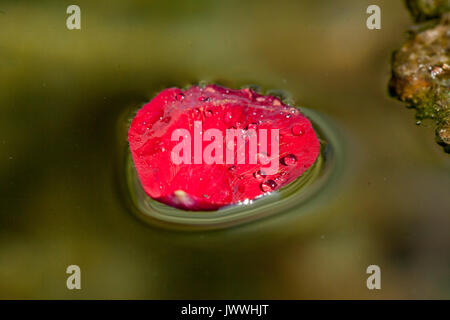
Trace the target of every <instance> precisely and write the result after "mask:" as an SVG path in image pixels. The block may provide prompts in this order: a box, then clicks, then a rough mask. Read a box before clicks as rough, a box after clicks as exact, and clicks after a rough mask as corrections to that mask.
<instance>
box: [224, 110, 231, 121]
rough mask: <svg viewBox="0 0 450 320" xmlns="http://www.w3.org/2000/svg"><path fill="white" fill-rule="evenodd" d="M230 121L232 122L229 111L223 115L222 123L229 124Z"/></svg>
mask: <svg viewBox="0 0 450 320" xmlns="http://www.w3.org/2000/svg"><path fill="white" fill-rule="evenodd" d="M232 120H233V113H231V112H230V111H228V112H226V113H225V115H224V116H223V121H224V122H225V123H231V121H232Z"/></svg>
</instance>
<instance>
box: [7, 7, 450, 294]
mask: <svg viewBox="0 0 450 320" xmlns="http://www.w3.org/2000/svg"><path fill="white" fill-rule="evenodd" d="M375 2H376V3H377V4H379V5H380V7H381V16H382V29H381V30H378V31H370V30H368V29H367V28H366V26H365V20H366V18H367V14H366V8H367V6H368V5H370V4H372V3H374V1H360V0H354V1H350V0H339V1H325V0H320V1H287V0H285V1H248V2H244V1H206V0H205V1H203V0H198V1H138V0H134V1H112V0H108V1H107V0H102V1H84V0H80V1H77V4H78V5H79V6H80V7H81V16H82V29H81V30H80V31H69V30H67V29H66V26H65V19H66V17H67V15H66V13H65V12H66V8H67V6H68V5H70V4H72V2H68V1H39V2H37V1H5V0H3V1H1V2H0V298H25V299H28V298H65V299H71V298H159V299H164V298H275V299H278V298H294V299H299V298H450V232H449V225H450V158H449V156H448V155H446V154H444V153H443V152H442V150H441V148H440V147H439V146H437V145H436V144H435V143H434V141H433V134H434V133H433V129H432V127H431V126H430V125H429V124H427V123H424V124H423V125H422V126H420V127H418V126H416V125H415V121H414V119H413V112H412V111H411V110H407V109H406V108H405V107H404V106H403V105H402V104H401V103H399V102H397V101H395V100H393V99H391V98H389V97H388V96H387V89H386V84H387V81H388V79H389V74H390V67H389V61H390V55H391V52H392V50H393V49H395V48H397V47H399V46H400V44H401V42H402V40H403V39H404V36H405V34H404V31H405V30H406V29H407V28H408V26H409V25H410V23H411V19H410V17H409V15H408V12H407V11H406V9H405V8H404V6H403V3H402V1H375ZM199 81H209V82H214V83H221V84H224V85H228V86H231V87H235V88H237V87H240V86H242V85H247V84H252V83H256V84H258V85H260V86H261V87H262V88H263V89H279V90H283V91H285V92H288V93H290V94H291V95H292V98H293V99H295V101H296V103H297V105H300V106H307V107H308V108H311V109H315V110H317V111H319V112H320V113H322V114H325V115H326V116H327V117H329V118H330V119H331V120H332V121H333V123H335V125H336V127H337V131H338V132H339V135H340V136H341V137H342V139H341V140H342V145H343V149H344V150H345V166H343V168H342V169H340V170H341V171H342V172H340V173H341V175H340V179H339V181H338V183H337V184H336V186H335V187H333V188H328V189H325V191H324V192H323V193H322V194H320V195H319V196H318V197H317V198H316V199H314V201H311V202H310V203H308V204H305V205H304V206H301V207H299V208H297V209H296V210H293V211H291V212H289V213H287V214H282V215H276V216H272V217H269V218H267V219H262V220H259V221H256V222H253V223H249V224H246V225H243V226H239V227H236V228H229V229H225V230H221V231H212V232H207V231H202V232H179V231H173V230H169V229H164V228H158V227H154V226H150V225H148V224H145V223H143V222H142V221H141V220H139V219H137V218H136V217H135V215H133V214H132V213H131V211H132V210H131V208H130V207H129V202H127V199H126V197H125V196H124V194H123V188H122V186H121V179H120V176H121V174H123V170H124V168H123V167H122V166H120V163H121V159H122V158H123V156H124V150H125V149H124V146H126V137H125V136H124V135H123V130H122V129H123V125H124V122H123V121H124V117H125V116H124V115H126V114H128V113H129V112H130V111H131V110H133V109H136V108H137V107H138V106H139V105H141V104H142V103H144V102H146V101H148V100H149V99H151V97H152V96H153V95H154V94H155V93H156V92H158V91H159V90H161V89H163V88H166V87H168V86H185V85H188V84H190V83H197V82H199ZM70 264H77V265H79V266H80V267H81V270H82V288H83V289H82V290H81V291H78V292H74V291H69V290H67V288H66V277H67V275H66V273H65V270H66V267H67V266H68V265H70ZM371 264H376V265H379V266H380V267H381V270H382V290H380V291H376V292H374V291H369V290H367V288H366V278H367V276H368V275H367V274H366V268H367V266H368V265H371Z"/></svg>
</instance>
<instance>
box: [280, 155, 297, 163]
mask: <svg viewBox="0 0 450 320" xmlns="http://www.w3.org/2000/svg"><path fill="white" fill-rule="evenodd" d="M281 163H282V164H284V165H285V166H292V165H294V164H296V163H297V157H296V156H295V155H293V154H288V155H287V156H284V157H283V158H282V159H281Z"/></svg>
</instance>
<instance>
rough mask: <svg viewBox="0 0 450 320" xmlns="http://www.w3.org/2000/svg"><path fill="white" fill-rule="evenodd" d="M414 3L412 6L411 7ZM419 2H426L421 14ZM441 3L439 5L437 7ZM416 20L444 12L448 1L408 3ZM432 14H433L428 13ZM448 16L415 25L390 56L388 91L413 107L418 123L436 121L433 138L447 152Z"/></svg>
mask: <svg viewBox="0 0 450 320" xmlns="http://www.w3.org/2000/svg"><path fill="white" fill-rule="evenodd" d="M413 3H414V4H413ZM419 3H421V4H422V7H425V6H424V5H423V4H424V3H428V5H429V6H428V7H426V8H434V9H433V10H431V9H430V10H428V11H425V12H424V11H423V10H422V11H421V10H420V8H421V7H419ZM439 3H441V6H439ZM408 5H409V7H410V8H414V10H412V13H413V14H414V16H415V17H416V19H417V20H418V21H422V20H423V19H425V18H426V17H434V16H435V15H436V14H440V12H441V11H443V10H448V1H408ZM431 12H433V14H431ZM449 20H450V14H449V13H446V14H443V15H442V16H441V17H440V18H439V19H436V20H435V21H431V25H422V26H421V25H418V26H415V27H414V28H413V29H414V30H415V31H411V33H410V37H409V39H408V40H407V41H406V42H405V43H404V44H403V46H402V47H401V48H400V49H399V50H398V51H396V52H395V53H394V55H393V62H392V78H391V81H390V84H389V87H390V92H391V94H392V95H393V96H396V97H398V98H399V99H400V100H401V101H404V102H407V103H408V104H409V105H410V106H412V107H414V108H415V109H416V110H417V112H416V118H417V119H418V123H420V121H421V120H423V119H433V120H435V122H436V139H437V142H438V143H439V144H440V145H442V146H443V147H444V150H445V151H446V152H450V93H449V85H450V79H449V76H450V59H449V50H450V42H449V37H450V26H449Z"/></svg>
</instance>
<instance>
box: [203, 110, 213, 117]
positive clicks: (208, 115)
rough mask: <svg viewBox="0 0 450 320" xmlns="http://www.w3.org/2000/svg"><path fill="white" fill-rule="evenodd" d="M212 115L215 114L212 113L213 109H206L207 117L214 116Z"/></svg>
mask: <svg viewBox="0 0 450 320" xmlns="http://www.w3.org/2000/svg"><path fill="white" fill-rule="evenodd" d="M212 115H213V113H212V111H211V110H206V111H205V117H207V118H210V117H212Z"/></svg>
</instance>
